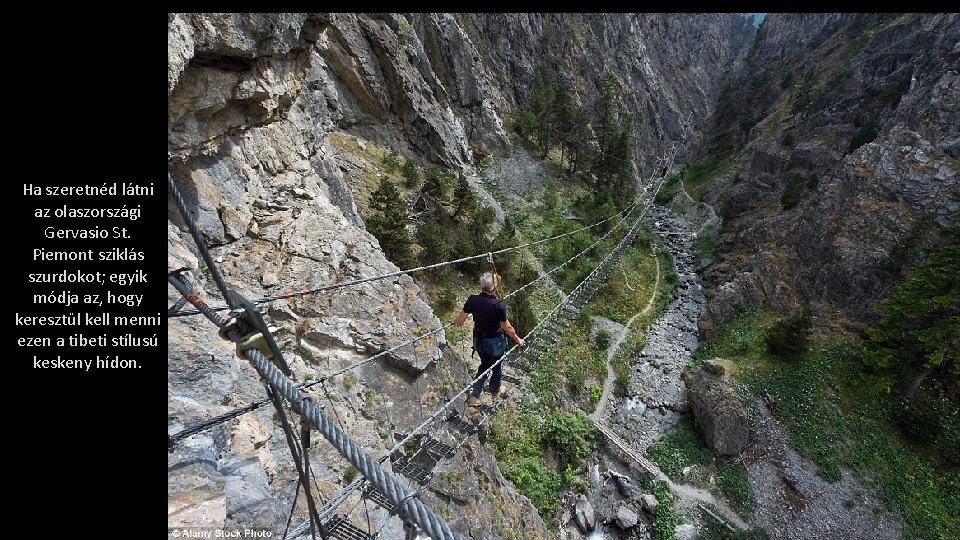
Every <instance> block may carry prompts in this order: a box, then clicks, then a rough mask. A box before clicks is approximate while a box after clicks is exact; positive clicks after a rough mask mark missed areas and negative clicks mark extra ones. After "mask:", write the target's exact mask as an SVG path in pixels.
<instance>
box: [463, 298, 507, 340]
mask: <svg viewBox="0 0 960 540" xmlns="http://www.w3.org/2000/svg"><path fill="white" fill-rule="evenodd" d="M463 311H464V313H470V314H472V315H473V336H474V337H478V338H484V337H493V336H495V335H499V334H503V330H502V329H501V328H500V323H501V322H503V321H505V320H507V306H506V305H504V303H503V300H500V299H499V298H497V297H496V296H493V295H492V294H485V293H480V294H471V295H470V296H469V297H467V302H466V303H465V304H463Z"/></svg>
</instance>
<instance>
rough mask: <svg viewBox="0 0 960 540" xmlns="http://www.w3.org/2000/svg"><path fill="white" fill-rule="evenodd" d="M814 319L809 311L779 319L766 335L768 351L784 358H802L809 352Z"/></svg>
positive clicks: (765, 340) (765, 341)
mask: <svg viewBox="0 0 960 540" xmlns="http://www.w3.org/2000/svg"><path fill="white" fill-rule="evenodd" d="M811 323H812V320H811V316H810V314H809V313H804V314H803V315H799V316H791V317H785V318H783V319H781V320H779V321H777V322H776V323H775V324H774V325H773V326H771V327H770V329H769V330H767V333H766V334H765V335H764V338H763V340H764V343H766V345H767V351H769V352H770V353H771V354H775V355H777V356H779V357H780V358H783V359H784V360H794V359H797V358H800V357H801V356H802V355H803V354H804V353H805V352H807V340H808V338H809V336H810V326H811Z"/></svg>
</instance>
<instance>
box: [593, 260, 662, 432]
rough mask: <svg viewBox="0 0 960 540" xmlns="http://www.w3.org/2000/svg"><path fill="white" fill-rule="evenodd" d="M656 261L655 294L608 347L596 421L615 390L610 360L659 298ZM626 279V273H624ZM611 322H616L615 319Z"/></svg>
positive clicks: (601, 415)
mask: <svg viewBox="0 0 960 540" xmlns="http://www.w3.org/2000/svg"><path fill="white" fill-rule="evenodd" d="M654 261H656V264H657V274H656V277H655V278H654V281H653V294H651V295H650V300H648V301H647V305H646V306H644V307H643V309H641V310H640V311H638V312H637V313H634V314H633V317H630V320H628V321H627V324H626V325H617V326H619V328H617V332H616V333H615V334H614V339H613V341H612V342H611V343H610V345H609V346H608V347H607V380H606V382H604V383H603V393H602V394H601V395H600V401H598V402H597V407H596V409H594V411H593V413H592V414H591V415H590V420H592V421H594V422H596V421H597V419H599V418H603V410H604V407H606V404H607V401H608V400H609V399H610V392H611V391H612V390H613V383H614V379H615V375H614V373H613V366H611V365H610V361H611V360H613V357H614V356H615V355H616V354H617V351H618V350H620V345H621V344H622V343H623V340H625V339H626V338H627V336H628V335H630V325H632V324H633V321H634V320H636V318H637V317H640V316H641V315H646V314H647V313H649V312H650V310H651V309H653V303H654V302H655V301H656V300H657V290H659V289H660V258H659V257H654ZM624 279H626V275H624ZM609 322H610V323H613V324H616V323H614V322H613V321H609Z"/></svg>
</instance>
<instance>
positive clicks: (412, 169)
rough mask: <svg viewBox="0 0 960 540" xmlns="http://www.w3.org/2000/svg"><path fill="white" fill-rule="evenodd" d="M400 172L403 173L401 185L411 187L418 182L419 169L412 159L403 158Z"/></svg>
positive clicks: (415, 185)
mask: <svg viewBox="0 0 960 540" xmlns="http://www.w3.org/2000/svg"><path fill="white" fill-rule="evenodd" d="M401 173H402V174H403V185H404V186H406V187H407V188H409V189H413V188H415V187H417V184H419V183H420V171H419V170H418V169H417V164H416V163H414V162H413V160H412V159H409V158H408V159H406V160H404V162H403V169H402V170H401Z"/></svg>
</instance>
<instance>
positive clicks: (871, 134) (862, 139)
mask: <svg viewBox="0 0 960 540" xmlns="http://www.w3.org/2000/svg"><path fill="white" fill-rule="evenodd" d="M879 132H880V127H879V126H878V125H877V121H876V120H875V119H873V118H871V119H870V120H867V122H866V123H865V124H864V125H862V126H861V127H859V128H858V129H857V131H856V132H854V134H853V137H852V138H851V139H850V150H849V151H850V152H853V151H854V150H856V149H857V148H860V147H861V146H863V145H865V144H867V143H869V142H873V140H874V139H876V138H877V134H878V133H879Z"/></svg>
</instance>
